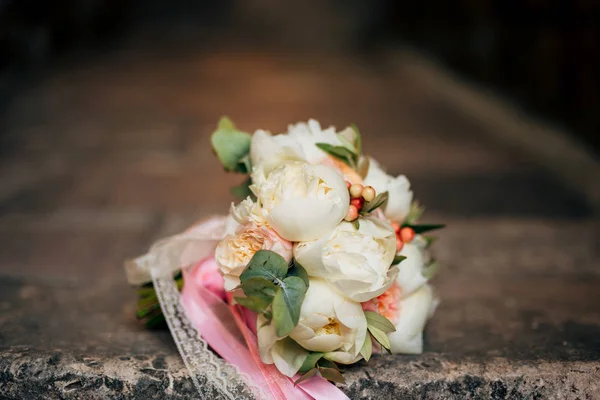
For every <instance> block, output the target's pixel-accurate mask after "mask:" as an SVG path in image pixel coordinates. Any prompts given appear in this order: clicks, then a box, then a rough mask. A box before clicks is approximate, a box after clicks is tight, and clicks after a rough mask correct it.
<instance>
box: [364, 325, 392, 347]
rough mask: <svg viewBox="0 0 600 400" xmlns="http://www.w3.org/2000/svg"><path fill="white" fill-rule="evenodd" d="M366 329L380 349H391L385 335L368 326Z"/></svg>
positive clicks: (388, 339) (379, 330)
mask: <svg viewBox="0 0 600 400" xmlns="http://www.w3.org/2000/svg"><path fill="white" fill-rule="evenodd" d="M368 328H369V332H371V335H373V339H375V341H376V342H377V343H379V344H380V345H381V347H383V348H385V349H387V350H389V349H391V347H392V344H391V343H390V338H389V337H388V335H387V333H385V332H384V331H382V330H381V329H378V328H376V327H374V326H369V327H368ZM394 330H395V329H394Z"/></svg>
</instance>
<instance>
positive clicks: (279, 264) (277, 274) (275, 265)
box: [240, 250, 288, 284]
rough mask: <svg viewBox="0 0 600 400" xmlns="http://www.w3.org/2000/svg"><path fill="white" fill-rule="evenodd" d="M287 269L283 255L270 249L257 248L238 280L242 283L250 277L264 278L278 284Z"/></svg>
mask: <svg viewBox="0 0 600 400" xmlns="http://www.w3.org/2000/svg"><path fill="white" fill-rule="evenodd" d="M287 271H288V264H287V262H286V261H285V259H284V258H283V257H281V256H280V255H279V254H277V253H275V252H274V251H271V250H259V251H257V252H256V253H254V256H253V257H252V259H251V260H250V262H249V263H248V266H247V267H246V270H245V271H244V272H242V275H240V280H241V281H242V283H244V282H245V281H246V280H248V279H251V278H265V279H268V280H270V281H272V282H275V283H278V284H279V283H280V282H281V281H282V280H283V278H285V275H286V274H287Z"/></svg>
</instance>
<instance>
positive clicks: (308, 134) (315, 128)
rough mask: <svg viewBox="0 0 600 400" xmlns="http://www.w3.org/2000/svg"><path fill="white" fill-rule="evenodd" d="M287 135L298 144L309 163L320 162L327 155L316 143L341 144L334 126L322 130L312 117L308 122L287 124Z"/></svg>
mask: <svg viewBox="0 0 600 400" xmlns="http://www.w3.org/2000/svg"><path fill="white" fill-rule="evenodd" d="M288 137H289V138H290V139H291V140H293V141H294V143H297V144H298V145H299V146H300V148H301V149H302V154H303V158H304V160H305V161H306V162H308V163H310V164H320V163H322V162H323V161H324V160H325V159H327V158H328V157H329V156H328V155H327V153H325V152H324V151H323V150H321V149H319V148H318V147H317V146H316V144H317V143H328V144H331V145H334V146H340V145H341V144H342V143H341V142H340V140H339V139H338V137H337V134H336V132H335V128H334V127H332V126H331V127H329V128H327V129H325V130H323V129H321V125H320V124H319V122H318V121H315V120H314V119H311V120H309V121H308V123H304V122H301V123H298V124H295V125H289V126H288Z"/></svg>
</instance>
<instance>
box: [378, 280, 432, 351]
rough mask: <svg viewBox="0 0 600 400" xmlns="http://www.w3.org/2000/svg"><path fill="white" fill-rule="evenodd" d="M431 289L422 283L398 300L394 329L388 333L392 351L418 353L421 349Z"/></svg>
mask: <svg viewBox="0 0 600 400" xmlns="http://www.w3.org/2000/svg"><path fill="white" fill-rule="evenodd" d="M432 303H433V291H432V289H431V286H429V285H424V286H422V287H421V288H420V289H419V290H417V291H416V292H415V293H413V294H412V295H411V296H409V297H407V298H406V299H404V300H402V301H400V307H399V308H400V315H399V318H398V322H397V323H396V331H395V332H391V333H389V334H388V336H389V338H390V342H391V344H392V353H403V354H419V353H421V352H422V351H423V339H422V335H423V328H424V327H425V323H426V322H427V318H428V317H429V314H430V312H431V307H432Z"/></svg>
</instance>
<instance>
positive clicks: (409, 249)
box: [396, 241, 427, 297]
mask: <svg viewBox="0 0 600 400" xmlns="http://www.w3.org/2000/svg"><path fill="white" fill-rule="evenodd" d="M398 254H399V255H402V256H404V257H406V260H404V261H402V262H401V263H400V264H398V270H399V272H398V279H397V280H396V282H398V285H399V286H400V289H402V297H407V296H409V295H411V294H412V293H413V292H414V291H415V290H417V289H418V288H420V287H421V286H423V285H424V284H425V283H427V278H425V277H424V276H423V267H424V264H425V260H424V257H423V256H424V249H423V248H421V247H420V246H418V245H417V244H415V243H414V241H413V242H411V243H406V244H405V245H404V247H403V248H402V251H401V252H400V253H398Z"/></svg>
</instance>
